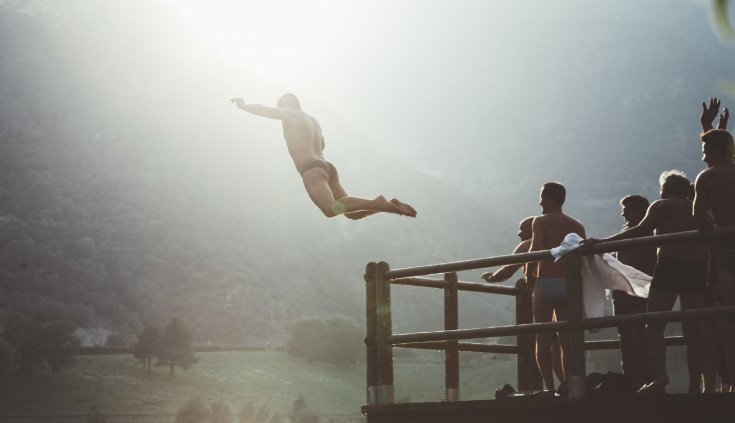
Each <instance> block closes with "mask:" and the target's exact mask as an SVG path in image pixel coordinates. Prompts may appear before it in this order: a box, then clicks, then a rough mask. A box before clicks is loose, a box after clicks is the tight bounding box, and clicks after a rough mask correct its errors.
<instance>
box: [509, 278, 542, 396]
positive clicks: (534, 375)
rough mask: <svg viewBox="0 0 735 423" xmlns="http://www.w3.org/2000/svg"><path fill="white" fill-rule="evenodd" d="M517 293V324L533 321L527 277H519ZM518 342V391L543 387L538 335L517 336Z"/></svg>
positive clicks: (528, 390)
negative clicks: (539, 364) (537, 358)
mask: <svg viewBox="0 0 735 423" xmlns="http://www.w3.org/2000/svg"><path fill="white" fill-rule="evenodd" d="M515 287H516V289H517V290H518V294H517V295H516V324H517V325H522V324H526V323H533V304H532V300H531V292H530V291H529V290H528V285H527V284H526V280H525V279H518V280H517V281H516V285H515ZM516 343H517V344H518V355H517V364H516V366H517V372H518V391H519V392H524V393H529V392H533V391H536V390H539V389H541V374H540V373H539V371H538V365H537V364H536V336H535V335H533V334H526V335H518V336H516Z"/></svg>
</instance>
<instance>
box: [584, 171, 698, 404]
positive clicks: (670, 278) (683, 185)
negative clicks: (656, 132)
mask: <svg viewBox="0 0 735 423" xmlns="http://www.w3.org/2000/svg"><path fill="white" fill-rule="evenodd" d="M659 183H660V185H661V199H660V200H657V201H655V202H654V203H653V204H651V205H650V206H649V207H648V211H647V212H646V215H645V217H644V218H643V220H641V221H640V223H638V225H636V226H634V227H632V228H628V229H626V230H624V231H622V232H620V233H618V234H617V235H613V236H611V237H608V238H605V239H603V240H596V239H589V240H586V241H585V242H584V243H585V245H594V244H595V243H597V242H600V241H602V242H604V241H617V240H620V239H629V238H636V237H640V236H646V235H648V234H650V233H651V232H653V233H654V234H656V235H661V234H667V233H672V232H682V231H691V230H693V229H694V228H695V224H694V219H693V218H692V214H691V213H692V202H691V201H690V200H689V199H688V198H687V197H688V195H689V192H690V183H689V179H687V178H686V176H685V175H684V174H683V173H682V172H680V171H677V170H670V171H666V172H663V173H662V174H661V177H660V178H659ZM707 257H708V251H707V248H706V245H705V244H703V243H689V244H674V245H664V246H661V247H659V249H658V259H657V262H656V268H655V270H654V272H653V280H652V281H651V288H650V291H649V294H648V308H647V310H648V311H649V312H655V311H670V310H671V309H672V308H673V307H674V303H675V302H676V297H677V296H678V297H679V299H680V301H681V308H682V310H688V309H692V308H700V307H703V306H704V294H705V283H706V279H707ZM664 329H666V323H660V322H651V323H649V324H648V326H647V327H646V338H647V340H648V347H649V351H650V353H651V361H652V364H653V375H654V379H653V381H651V382H649V383H647V384H645V385H643V387H641V388H640V389H639V390H638V392H640V393H646V394H663V393H665V392H666V385H668V383H669V375H668V373H667V371H666V344H665V343H664ZM682 331H683V333H684V340H685V342H686V345H687V367H688V369H689V393H698V392H701V390H700V381H701V377H702V372H703V370H704V369H703V365H704V346H703V341H702V333H701V326H700V324H699V321H695V320H688V321H686V322H683V323H682Z"/></svg>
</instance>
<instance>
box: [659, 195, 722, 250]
mask: <svg viewBox="0 0 735 423" xmlns="http://www.w3.org/2000/svg"><path fill="white" fill-rule="evenodd" d="M651 206H652V207H654V208H656V210H655V213H656V215H657V219H656V222H657V225H656V228H655V229H654V234H656V235H661V234H668V233H672V232H682V231H691V230H694V229H696V225H695V223H694V218H693V217H692V202H691V201H689V200H688V199H686V198H679V197H672V198H666V199H663V200H658V201H656V202H654V203H653V204H652V205H651ZM707 254H708V253H707V249H706V246H705V245H704V244H703V243H689V244H674V245H664V246H661V247H660V248H659V249H658V256H659V258H660V257H676V258H682V259H689V260H706V259H707Z"/></svg>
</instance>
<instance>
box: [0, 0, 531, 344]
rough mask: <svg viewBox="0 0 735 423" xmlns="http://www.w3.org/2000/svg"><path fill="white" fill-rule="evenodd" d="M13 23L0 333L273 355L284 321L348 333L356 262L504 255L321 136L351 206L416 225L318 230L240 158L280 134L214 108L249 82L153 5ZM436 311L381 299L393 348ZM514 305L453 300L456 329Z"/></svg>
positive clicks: (6, 58) (371, 160)
mask: <svg viewBox="0 0 735 423" xmlns="http://www.w3.org/2000/svg"><path fill="white" fill-rule="evenodd" d="M19 4H21V5H23V4H25V3H22V2H17V3H16V2H8V3H6V4H5V5H4V6H1V7H0V28H1V30H0V31H1V34H0V62H2V63H3V66H2V67H0V160H1V161H2V164H1V166H0V321H2V320H4V319H5V318H7V317H8V316H10V315H12V314H14V313H19V314H22V315H31V314H33V313H34V312H37V311H45V312H46V313H48V314H49V315H50V316H51V318H53V319H62V320H69V321H72V322H74V323H75V324H76V325H78V326H79V327H82V328H89V329H92V328H96V329H100V328H101V329H104V331H101V332H103V333H107V332H106V331H109V333H110V334H111V335H113V336H112V337H110V340H113V342H115V343H124V342H126V340H127V339H130V336H131V335H132V334H135V333H137V332H138V331H139V330H140V329H141V328H142V327H143V326H144V325H147V324H152V325H159V326H160V325H162V324H163V323H164V322H166V321H168V320H169V319H170V318H171V317H172V316H180V317H183V318H184V319H185V320H186V321H187V322H188V323H189V324H190V325H191V327H192V330H193V333H194V336H195V338H196V341H197V342H207V341H212V342H220V343H265V342H274V343H280V342H282V341H283V339H284V334H285V333H286V330H287V328H288V325H290V324H291V322H292V321H293V320H294V319H296V318H298V317H301V316H305V315H322V316H326V315H330V314H344V315H347V316H349V317H351V318H353V319H355V320H356V321H357V322H361V321H362V319H363V303H364V289H363V285H362V274H363V271H364V266H365V264H366V263H367V262H368V261H374V260H383V259H384V260H387V261H389V262H390V263H391V264H392V266H393V267H403V266H409V265H417V264H426V263H430V262H437V261H448V260H452V259H467V258H474V257H479V256H488V255H493V254H502V253H506V252H507V251H508V250H509V249H511V248H512V246H513V245H514V244H515V230H516V229H515V225H516V222H515V221H513V220H511V219H508V218H501V217H499V216H500V214H499V213H498V212H497V211H495V210H491V209H490V208H488V207H487V206H485V205H483V204H482V203H480V202H478V201H476V200H473V199H471V198H469V197H467V196H466V195H464V194H462V193H460V192H458V191H456V190H455V189H453V188H451V187H449V186H447V185H445V184H444V183H443V182H442V180H440V179H437V178H436V177H433V176H431V175H427V174H426V173H422V172H420V171H418V170H417V169H418V168H419V166H418V163H406V162H405V161H403V160H400V159H397V158H392V157H391V156H390V155H388V154H386V153H385V152H383V151H380V150H378V149H373V148H371V147H370V143H369V142H361V143H357V144H355V145H351V144H350V142H351V141H350V140H348V139H345V140H336V139H335V140H332V139H330V138H329V135H330V133H329V128H330V122H328V121H327V122H325V121H322V126H324V127H325V133H326V134H327V153H328V156H329V154H330V151H331V152H332V153H331V156H330V158H333V160H334V161H335V163H336V164H337V165H338V166H339V167H340V172H341V177H342V178H343V180H344V181H345V184H346V185H347V186H348V189H350V190H351V192H354V193H355V194H357V195H365V196H369V195H377V194H378V193H384V194H386V195H388V196H397V197H399V198H402V199H404V198H405V200H406V201H411V202H413V203H414V205H415V206H416V208H417V209H418V210H419V218H418V219H416V220H415V221H412V220H409V219H407V218H401V217H396V216H379V217H375V218H373V219H370V220H365V221H360V222H353V221H349V220H346V219H339V218H337V219H332V220H328V219H326V218H324V217H323V216H321V214H320V213H319V211H318V210H317V209H316V208H315V207H313V205H312V204H311V203H310V202H309V200H308V198H307V197H306V194H305V193H304V192H303V187H302V186H301V181H300V180H299V178H298V175H297V173H296V172H295V171H294V170H293V165H292V164H291V163H290V161H289V159H288V156H287V155H286V151H285V148H284V147H283V146H280V147H281V148H280V150H279V149H273V151H271V150H267V149H263V150H261V149H260V148H258V147H256V146H258V145H261V144H275V143H282V140H281V138H280V137H281V136H280V128H278V125H277V124H274V123H272V122H262V123H261V122H257V123H252V122H246V118H245V117H244V116H242V115H241V114H238V112H237V111H235V110H233V109H232V108H231V106H230V105H229V104H228V101H227V100H228V98H229V97H228V96H229V95H231V94H233V92H232V91H236V90H242V87H243V86H242V84H241V85H239V86H237V85H235V84H236V81H241V80H242V79H243V78H245V79H249V80H250V81H253V78H254V77H253V76H252V75H248V74H247V72H245V71H243V70H241V69H236V68H234V67H232V68H229V67H227V66H225V68H227V69H229V70H227V71H226V72H224V73H223V72H222V71H219V70H216V69H220V68H221V66H222V62H223V61H225V59H224V58H222V57H220V56H218V53H217V52H215V51H212V50H211V49H209V48H207V46H205V45H203V44H201V43H200V42H197V41H196V40H195V39H193V38H191V37H190V36H188V35H187V32H186V30H185V26H184V25H183V22H182V21H181V18H180V17H178V16H177V15H176V14H175V13H174V12H173V11H171V10H168V9H167V6H166V5H162V4H159V3H158V2H150V3H149V2H130V3H128V2H126V4H125V5H124V6H123V5H118V6H115V5H113V6H111V5H110V4H107V5H105V6H104V7H108V8H109V7H112V8H113V12H114V13H112V14H110V16H115V19H114V20H109V19H108V20H101V19H100V20H98V19H97V16H100V15H99V14H98V12H100V8H102V7H103V6H98V5H96V3H95V2H76V3H75V6H73V7H67V8H64V7H56V6H55V5H54V3H53V2H49V3H46V4H45V5H44V7H40V8H36V9H34V8H31V9H30V10H28V9H26V8H24V7H21V6H18V5H19ZM42 4H43V3H42ZM105 12H106V13H109V10H105ZM144 34H145V35H150V34H156V36H155V37H150V36H145V35H144ZM82 41H84V43H82ZM176 44H185V45H179V46H178V47H179V48H172V45H176ZM218 66H219V67H218ZM228 66H229V65H228ZM249 84H250V85H248V86H252V87H257V86H258V82H257V81H256V82H249ZM262 84H267V82H265V81H263V82H262ZM233 85H234V86H233ZM256 90H257V88H253V91H256ZM234 94H237V92H235V93H234ZM335 126H336V124H335ZM340 143H341V144H340ZM335 145H339V146H338V147H335ZM330 149H331V150H330ZM504 214H505V215H508V214H509V213H507V211H506V213H504ZM520 217H523V216H519V218H520ZM433 294H435V293H432V294H426V295H424V294H419V295H416V294H412V295H410V296H408V295H406V296H404V297H402V292H401V291H400V290H399V292H397V298H398V300H400V301H402V304H401V305H400V307H401V311H400V312H399V313H398V315H397V316H396V321H397V322H399V324H400V325H401V326H402V328H408V327H416V328H429V327H432V325H434V326H433V327H437V328H438V327H439V326H438V325H440V324H441V317H440V316H438V315H434V314H436V313H433V311H434V307H432V306H431V305H432V304H440V300H441V298H440V296H437V295H433ZM439 295H440V294H439ZM398 300H397V301H398ZM497 304H502V306H500V308H498V307H494V306H495V305H497ZM511 305H512V304H511V302H508V301H502V300H498V301H495V300H488V299H486V298H483V299H479V300H478V299H474V298H470V299H469V300H468V301H467V307H466V310H465V311H464V313H465V314H466V315H465V316H463V324H465V325H472V324H483V322H485V323H487V322H490V321H493V319H498V318H499V317H497V314H495V317H493V316H492V315H491V313H490V311H489V310H490V309H491V307H492V308H493V309H494V311H493V313H498V310H500V313H501V314H502V316H501V317H500V318H507V319H510V318H512V317H511V316H512V314H510V312H509V310H510V307H511ZM97 341H98V342H102V341H103V339H102V338H99V339H98V340H97Z"/></svg>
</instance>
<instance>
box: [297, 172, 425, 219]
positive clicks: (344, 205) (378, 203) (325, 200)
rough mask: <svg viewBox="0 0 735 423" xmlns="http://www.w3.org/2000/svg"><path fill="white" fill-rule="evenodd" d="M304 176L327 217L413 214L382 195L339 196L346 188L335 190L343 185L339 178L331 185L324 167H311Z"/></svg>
mask: <svg viewBox="0 0 735 423" xmlns="http://www.w3.org/2000/svg"><path fill="white" fill-rule="evenodd" d="M302 178H303V181H304V187H305V188H306V192H307V193H308V194H309V198H311V200H312V201H313V202H314V204H316V205H317V207H319V209H320V210H321V211H322V213H324V215H325V216H327V217H334V216H338V215H340V214H345V215H349V216H348V217H350V218H352V219H361V218H363V217H367V216H370V215H373V214H375V213H380V212H385V213H394V214H402V215H407V216H411V214H410V210H407V209H402V208H400V207H398V206H396V205H395V204H394V203H392V202H390V201H388V200H386V199H385V197H383V196H382V195H379V196H377V197H375V198H374V199H372V200H368V199H365V198H359V197H350V196H347V195H344V196H339V194H346V193H345V192H344V188H342V189H341V192H339V191H340V190H339V189H336V191H338V192H333V190H332V186H333V187H335V188H341V185H339V181H338V180H337V181H333V183H332V186H330V184H329V180H328V175H327V172H325V171H324V169H321V168H314V169H309V170H307V171H306V172H304V174H303V175H302ZM335 194H336V195H338V196H339V197H340V198H339V199H338V200H335ZM413 216H415V214H414V215H413Z"/></svg>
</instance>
